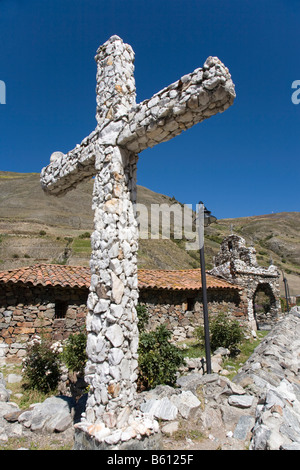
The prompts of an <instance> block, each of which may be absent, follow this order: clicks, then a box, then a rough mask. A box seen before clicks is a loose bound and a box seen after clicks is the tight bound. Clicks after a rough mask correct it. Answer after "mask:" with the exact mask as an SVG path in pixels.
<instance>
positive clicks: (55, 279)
mask: <svg viewBox="0 0 300 470" xmlns="http://www.w3.org/2000/svg"><path fill="white" fill-rule="evenodd" d="M90 279H91V273H90V268H88V267H84V266H62V265H56V264H37V265H34V266H26V267H24V268H16V269H11V270H8V271H2V272H0V283H1V284H3V283H9V282H12V283H23V284H29V285H33V286H38V285H41V286H45V287H46V286H61V287H72V288H78V287H79V288H81V287H85V288H89V286H90ZM138 281H139V288H140V289H143V288H149V289H150V288H151V289H168V290H193V289H194V290H198V289H201V287H202V285H201V274H200V269H187V270H173V271H165V270H152V269H141V270H139V271H138ZM206 283H207V288H208V289H210V288H223V289H224V288H227V289H228V288H231V289H239V287H238V286H236V285H234V284H230V283H229V282H227V281H225V280H223V279H219V278H217V277H214V276H211V275H210V274H207V275H206Z"/></svg>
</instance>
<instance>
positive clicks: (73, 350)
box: [62, 332, 87, 374]
mask: <svg viewBox="0 0 300 470" xmlns="http://www.w3.org/2000/svg"><path fill="white" fill-rule="evenodd" d="M86 339H87V338H86V334H85V333H82V332H81V333H78V334H73V335H70V336H69V337H68V339H67V341H66V343H65V346H64V350H63V354H62V358H63V361H64V362H65V364H66V366H67V367H68V369H69V370H71V371H73V372H80V373H82V374H83V372H84V368H85V364H86V361H87V355H86Z"/></svg>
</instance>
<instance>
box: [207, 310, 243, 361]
mask: <svg viewBox="0 0 300 470" xmlns="http://www.w3.org/2000/svg"><path fill="white" fill-rule="evenodd" d="M242 339H243V330H242V328H241V326H240V325H239V323H238V321H237V320H231V319H230V318H229V317H228V316H227V315H226V314H225V313H219V314H218V316H217V317H216V318H215V319H214V320H212V322H211V325H210V346H211V350H212V351H215V350H216V349H218V348H219V347H223V348H228V349H229V350H230V352H231V353H232V354H234V352H235V350H236V349H237V347H238V344H239V343H240V342H241V341H242Z"/></svg>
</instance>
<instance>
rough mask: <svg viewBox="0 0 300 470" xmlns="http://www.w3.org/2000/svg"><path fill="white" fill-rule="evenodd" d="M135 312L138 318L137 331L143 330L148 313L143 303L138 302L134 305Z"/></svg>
mask: <svg viewBox="0 0 300 470" xmlns="http://www.w3.org/2000/svg"><path fill="white" fill-rule="evenodd" d="M136 313H137V316H138V319H139V322H138V328H139V332H142V331H144V329H145V326H146V325H147V323H148V320H149V313H148V310H147V307H146V306H145V305H140V304H138V305H137V306H136Z"/></svg>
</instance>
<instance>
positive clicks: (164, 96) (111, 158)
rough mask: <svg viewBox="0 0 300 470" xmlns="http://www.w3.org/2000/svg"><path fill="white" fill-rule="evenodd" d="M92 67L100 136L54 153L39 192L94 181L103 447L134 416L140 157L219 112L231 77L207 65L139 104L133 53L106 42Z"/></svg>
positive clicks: (94, 418) (93, 343)
mask: <svg viewBox="0 0 300 470" xmlns="http://www.w3.org/2000/svg"><path fill="white" fill-rule="evenodd" d="M95 59H96V62H97V88H96V92H97V113H96V119H97V126H96V129H95V130H94V131H93V132H92V133H91V134H90V135H89V136H88V137H86V138H85V139H84V140H83V141H82V142H81V144H80V145H77V146H76V147H75V148H74V149H73V150H71V151H70V152H68V153H67V154H66V155H64V154H62V153H60V152H54V153H53V154H52V156H51V159H50V164H49V165H48V166H47V167H46V168H44V169H43V170H42V172H41V184H42V187H43V189H44V190H45V191H46V192H48V193H50V194H54V195H61V194H64V193H65V192H66V191H68V190H70V189H72V188H73V187H75V186H76V185H77V184H78V183H79V182H80V181H82V180H84V179H86V178H91V177H94V178H95V179H94V190H93V209H94V213H95V219H94V225H95V227H94V232H93V234H92V237H91V244H92V255H91V261H90V267H91V286H90V293H89V297H88V302H87V306H88V310H89V313H88V315H87V320H86V326H87V332H88V340H87V354H88V362H87V366H86V380H87V382H88V383H89V397H88V401H87V407H86V414H85V422H86V423H89V426H90V427H89V428H88V429H89V432H90V434H91V435H96V437H97V438H98V440H99V439H101V436H102V437H103V436H104V437H105V436H106V439H108V438H107V433H108V431H107V429H110V430H115V429H123V428H122V426H123V427H124V426H126V425H128V423H129V424H130V422H131V421H132V415H134V414H136V413H135V411H134V410H135V400H136V397H135V395H136V380H137V367H138V356H137V349H138V327H137V324H138V321H137V315H136V309H135V307H136V304H137V300H138V280H137V249H138V225H137V220H136V214H135V202H136V164H137V159H138V157H137V154H138V153H140V152H142V150H145V149H146V148H148V147H153V146H154V145H156V144H159V143H160V142H165V141H167V140H170V139H172V138H173V137H175V136H177V135H178V134H180V133H181V132H182V131H183V130H186V129H188V128H190V127H192V126H193V125H194V124H197V123H198V122H201V121H203V120H204V119H207V118H209V117H211V116H213V115H214V114H217V113H221V112H223V111H224V110H226V109H227V108H228V107H229V106H230V105H231V104H232V103H233V101H234V98H235V91H234V85H233V83H232V81H231V76H230V74H229V71H228V69H227V68H226V67H225V66H224V65H223V64H222V63H221V62H220V60H219V59H218V58H216V57H209V58H208V59H207V60H206V62H205V64H204V66H203V68H198V69H196V70H195V71H194V72H192V73H189V74H187V75H184V76H183V77H181V79H180V80H178V81H176V82H175V83H172V84H171V85H169V86H167V87H166V88H164V89H163V90H161V91H159V92H158V93H156V94H155V95H154V96H153V97H152V98H150V99H147V100H144V101H143V102H142V103H139V104H136V101H135V99H136V90H135V80H134V65H133V63H134V53H133V50H132V48H131V47H130V46H129V45H127V44H124V43H123V41H122V39H120V38H119V37H118V36H112V37H111V38H110V39H109V40H108V41H107V42H106V43H105V44H104V45H103V46H100V47H99V49H98V51H97V55H96V57H95ZM185 158H186V157H184V156H183V162H182V164H183V165H184V164H185V161H184V160H185ZM130 420H131V421H130ZM85 428H86V429H87V424H86V427H85ZM99 433H100V434H99ZM101 433H102V434H101ZM108 440H109V439H108Z"/></svg>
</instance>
